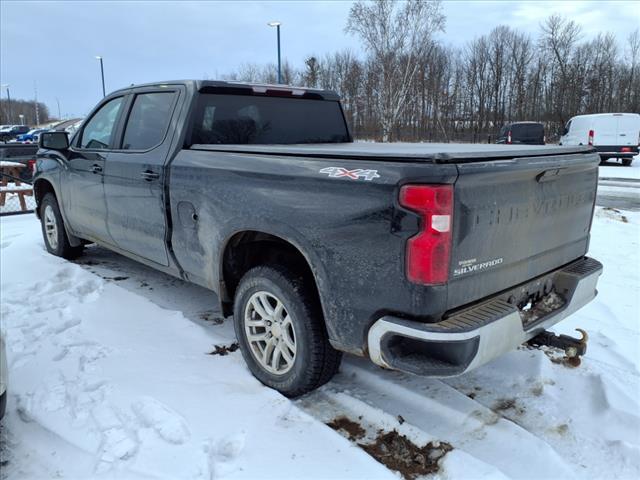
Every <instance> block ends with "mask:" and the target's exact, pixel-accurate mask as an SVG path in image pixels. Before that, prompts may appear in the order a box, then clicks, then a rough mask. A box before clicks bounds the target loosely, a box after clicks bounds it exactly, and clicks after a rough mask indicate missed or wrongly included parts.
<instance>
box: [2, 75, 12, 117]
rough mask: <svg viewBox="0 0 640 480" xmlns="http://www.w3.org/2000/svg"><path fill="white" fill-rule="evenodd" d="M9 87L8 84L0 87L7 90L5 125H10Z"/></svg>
mask: <svg viewBox="0 0 640 480" xmlns="http://www.w3.org/2000/svg"><path fill="white" fill-rule="evenodd" d="M9 87H10V85H9V84H8V83H5V84H3V85H1V86H0V88H6V89H7V123H11V95H9Z"/></svg>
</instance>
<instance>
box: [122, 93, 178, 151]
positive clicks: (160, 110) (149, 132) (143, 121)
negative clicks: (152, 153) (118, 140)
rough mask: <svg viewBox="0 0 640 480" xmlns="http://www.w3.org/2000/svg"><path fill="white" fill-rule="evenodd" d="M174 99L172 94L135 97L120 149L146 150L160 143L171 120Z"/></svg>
mask: <svg viewBox="0 0 640 480" xmlns="http://www.w3.org/2000/svg"><path fill="white" fill-rule="evenodd" d="M174 98H175V93H174V92H154V93H141V94H138V95H136V99H135V101H134V102H133V107H132V108H131V113H130V114H129V120H128V121H127V126H126V128H125V131H124V139H123V142H122V148H123V149H125V150H147V149H149V148H151V147H155V146H156V145H158V144H159V143H160V142H162V139H163V138H164V134H165V132H166V130H167V126H168V125H169V120H170V119H171V107H172V106H173V99H174Z"/></svg>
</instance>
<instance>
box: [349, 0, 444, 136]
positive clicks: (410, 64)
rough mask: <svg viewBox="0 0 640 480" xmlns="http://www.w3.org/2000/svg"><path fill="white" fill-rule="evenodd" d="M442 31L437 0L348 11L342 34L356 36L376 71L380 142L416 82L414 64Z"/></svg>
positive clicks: (381, 1)
mask: <svg viewBox="0 0 640 480" xmlns="http://www.w3.org/2000/svg"><path fill="white" fill-rule="evenodd" d="M443 29H444V16H443V15H442V7H441V4H440V2H439V1H437V0H433V1H432V0H408V1H407V2H405V3H402V4H400V3H395V2H393V1H392V0H375V1H373V2H366V3H365V2H363V1H359V2H357V3H355V4H354V5H353V6H352V7H351V11H350V12H349V19H348V22H347V27H346V31H347V32H349V33H352V34H355V35H358V36H359V37H360V38H361V40H362V42H363V44H364V47H365V49H366V50H367V52H369V54H370V55H371V57H372V60H373V61H374V62H375V63H376V65H377V67H378V69H379V75H378V82H377V83H376V85H375V91H374V95H375V98H376V102H375V106H376V110H377V114H378V116H379V119H380V123H381V127H382V140H383V141H385V142H386V141H389V140H390V137H391V133H392V131H393V129H394V127H395V126H396V123H397V122H398V120H399V118H400V116H401V114H402V113H403V110H404V107H405V99H406V96H407V93H408V91H409V89H410V87H411V85H412V83H413V82H414V80H415V78H416V74H417V72H418V69H419V65H420V64H419V61H418V60H419V59H421V58H423V57H424V56H425V55H426V54H427V52H428V50H429V48H430V47H431V46H432V45H433V40H432V38H433V37H432V35H433V33H435V32H437V31H442V30H443Z"/></svg>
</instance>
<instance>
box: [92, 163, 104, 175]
mask: <svg viewBox="0 0 640 480" xmlns="http://www.w3.org/2000/svg"><path fill="white" fill-rule="evenodd" d="M91 171H92V172H93V173H102V167H101V166H100V165H98V164H97V163H94V164H93V165H91Z"/></svg>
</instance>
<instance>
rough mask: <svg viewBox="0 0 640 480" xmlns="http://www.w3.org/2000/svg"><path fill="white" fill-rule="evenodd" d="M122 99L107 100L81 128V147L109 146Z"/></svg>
mask: <svg viewBox="0 0 640 480" xmlns="http://www.w3.org/2000/svg"><path fill="white" fill-rule="evenodd" d="M123 100H124V97H118V98H114V99H113V100H109V101H108V102H107V103H105V104H104V105H103V106H102V107H101V108H100V110H98V111H97V112H96V113H95V115H94V116H93V117H91V120H89V122H87V124H86V125H85V127H84V129H83V130H82V138H81V139H80V147H81V148H109V143H110V141H111V135H112V134H113V129H114V127H115V125H116V120H117V118H118V114H119V113H120V109H121V108H122V103H123Z"/></svg>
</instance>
